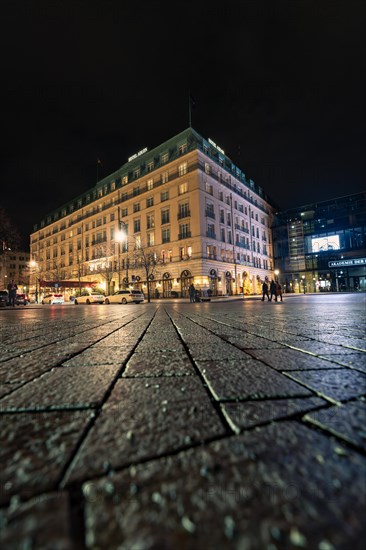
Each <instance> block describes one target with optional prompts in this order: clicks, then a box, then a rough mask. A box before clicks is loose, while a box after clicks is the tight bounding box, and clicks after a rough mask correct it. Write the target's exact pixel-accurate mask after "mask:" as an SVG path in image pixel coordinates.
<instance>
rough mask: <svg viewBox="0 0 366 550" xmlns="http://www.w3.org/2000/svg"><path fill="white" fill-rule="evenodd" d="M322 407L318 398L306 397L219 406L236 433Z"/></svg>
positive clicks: (324, 403)
mask: <svg viewBox="0 0 366 550" xmlns="http://www.w3.org/2000/svg"><path fill="white" fill-rule="evenodd" d="M324 405H327V401H324V400H323V399H320V398H318V397H308V398H301V399H300V398H296V399H268V400H266V401H246V402H245V403H225V404H222V405H221V408H222V410H223V412H224V413H225V416H226V418H227V419H228V421H229V424H230V425H231V426H232V428H233V430H235V431H236V432H238V431H240V430H241V429H243V428H250V427H253V426H257V425H259V424H263V423H265V422H270V421H271V420H278V419H283V418H287V417H289V416H292V415H294V414H298V413H305V412H307V411H310V410H312V409H316V408H318V407H321V406H324Z"/></svg>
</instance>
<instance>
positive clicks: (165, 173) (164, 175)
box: [161, 170, 169, 183]
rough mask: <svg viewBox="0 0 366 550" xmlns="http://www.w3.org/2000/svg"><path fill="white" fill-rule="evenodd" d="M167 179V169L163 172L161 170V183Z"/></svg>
mask: <svg viewBox="0 0 366 550" xmlns="http://www.w3.org/2000/svg"><path fill="white" fill-rule="evenodd" d="M168 180H169V173H168V171H167V170H166V171H165V172H163V173H162V174H161V182H162V183H166V182H167V181H168Z"/></svg>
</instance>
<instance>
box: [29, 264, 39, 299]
mask: <svg viewBox="0 0 366 550" xmlns="http://www.w3.org/2000/svg"><path fill="white" fill-rule="evenodd" d="M37 265H38V264H37V262H36V261H35V260H31V262H30V266H31V267H32V268H33V269H34V275H35V279H36V281H35V284H36V291H35V294H34V297H35V302H36V304H38V278H37Z"/></svg>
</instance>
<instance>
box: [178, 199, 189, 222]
mask: <svg viewBox="0 0 366 550" xmlns="http://www.w3.org/2000/svg"><path fill="white" fill-rule="evenodd" d="M190 215H191V213H190V211H189V202H184V203H180V204H179V205H178V219H179V220H180V219H182V218H187V217H188V216H190Z"/></svg>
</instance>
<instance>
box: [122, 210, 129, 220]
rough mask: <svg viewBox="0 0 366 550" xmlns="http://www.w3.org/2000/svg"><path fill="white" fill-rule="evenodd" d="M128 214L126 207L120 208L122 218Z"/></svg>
mask: <svg viewBox="0 0 366 550" xmlns="http://www.w3.org/2000/svg"><path fill="white" fill-rule="evenodd" d="M126 216H128V208H122V218H125V217H126Z"/></svg>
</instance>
